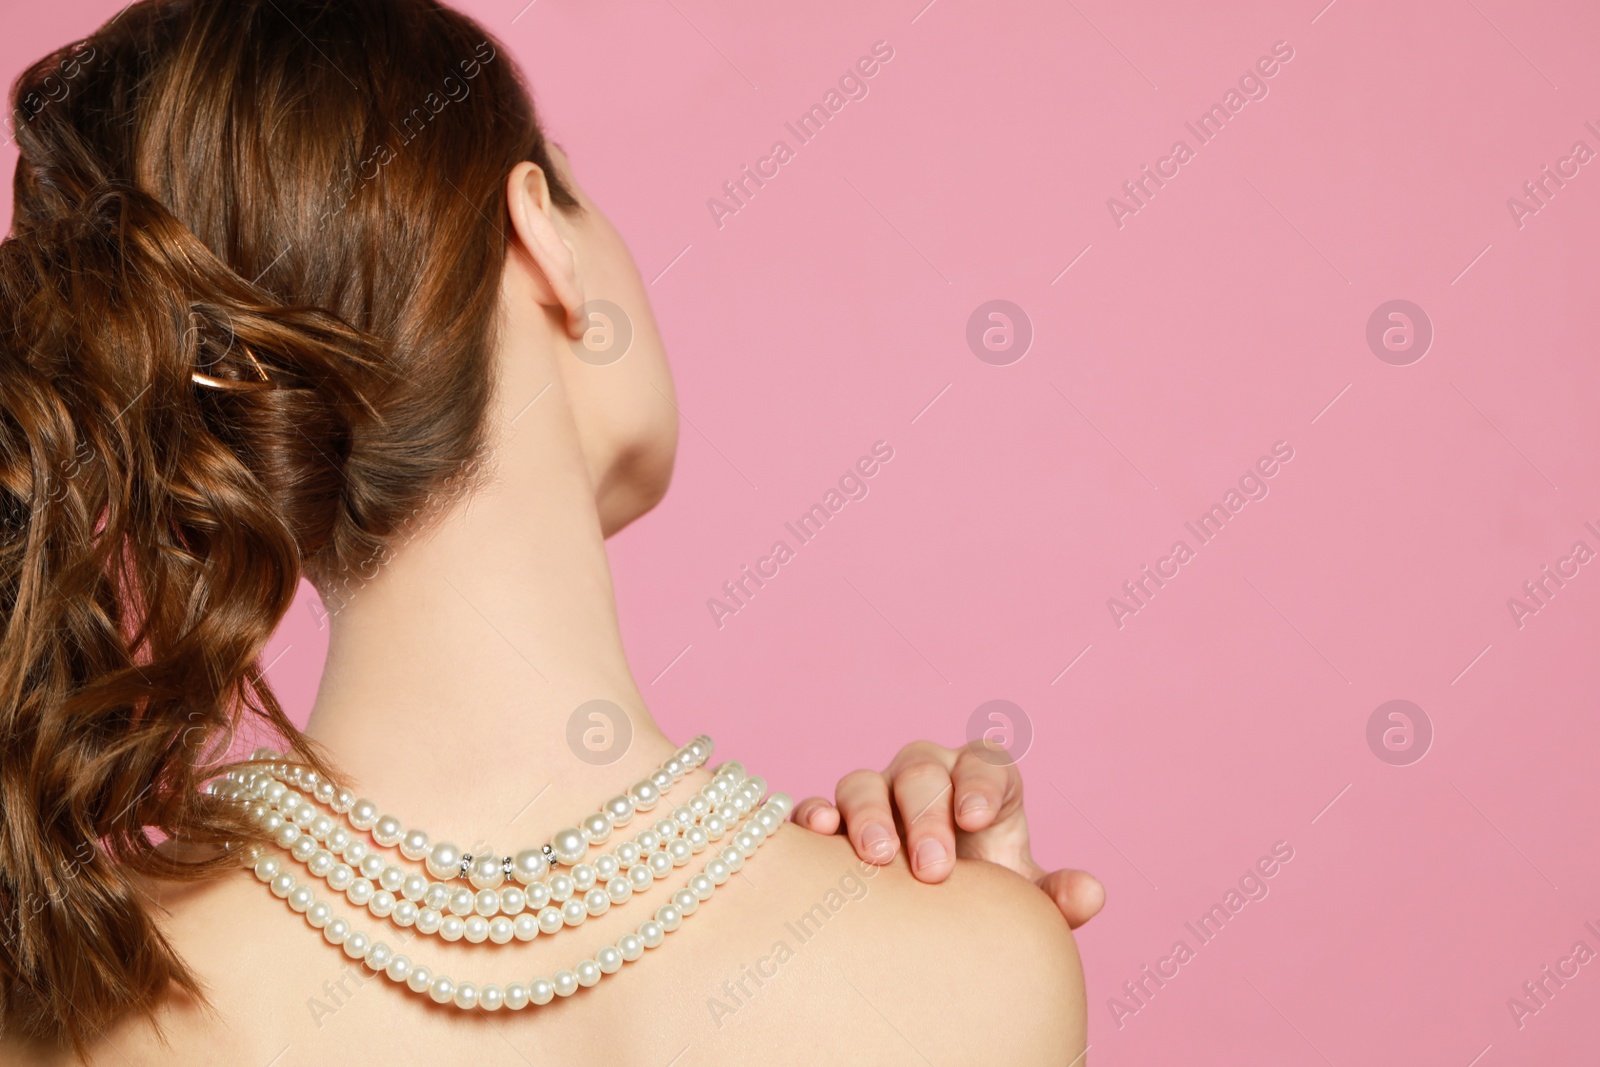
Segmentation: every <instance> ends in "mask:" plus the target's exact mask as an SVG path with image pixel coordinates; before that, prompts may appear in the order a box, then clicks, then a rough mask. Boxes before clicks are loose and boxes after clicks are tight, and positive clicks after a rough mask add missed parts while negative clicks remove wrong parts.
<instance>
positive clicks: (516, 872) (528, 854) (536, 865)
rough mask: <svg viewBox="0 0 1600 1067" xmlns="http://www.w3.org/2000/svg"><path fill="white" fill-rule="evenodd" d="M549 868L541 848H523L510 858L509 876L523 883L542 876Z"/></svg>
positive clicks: (528, 882) (526, 883)
mask: <svg viewBox="0 0 1600 1067" xmlns="http://www.w3.org/2000/svg"><path fill="white" fill-rule="evenodd" d="M549 869H550V862H549V861H548V860H546V859H545V858H544V850H543V849H538V848H525V849H523V850H522V851H521V852H518V853H517V854H516V855H515V856H513V857H512V858H511V876H512V877H513V878H515V879H516V880H517V881H519V882H521V883H522V884H523V885H528V884H530V883H531V882H533V881H535V880H537V879H539V878H542V877H544V873H545V871H547V870H549Z"/></svg>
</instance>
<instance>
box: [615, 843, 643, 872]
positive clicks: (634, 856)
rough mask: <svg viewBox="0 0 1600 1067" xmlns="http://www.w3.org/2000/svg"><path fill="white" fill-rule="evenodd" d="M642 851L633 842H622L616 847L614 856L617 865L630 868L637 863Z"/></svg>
mask: <svg viewBox="0 0 1600 1067" xmlns="http://www.w3.org/2000/svg"><path fill="white" fill-rule="evenodd" d="M642 851H643V850H642V849H640V848H639V846H638V845H637V844H636V843H635V842H632V841H624V842H623V843H622V844H620V845H618V846H617V847H616V849H615V852H614V855H615V856H616V857H617V863H619V864H621V865H622V866H623V867H632V866H633V865H634V864H635V863H638V862H639V856H640V855H641V853H642Z"/></svg>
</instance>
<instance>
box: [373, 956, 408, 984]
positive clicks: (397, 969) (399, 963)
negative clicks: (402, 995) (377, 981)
mask: <svg viewBox="0 0 1600 1067" xmlns="http://www.w3.org/2000/svg"><path fill="white" fill-rule="evenodd" d="M368 958H369V959H370V958H371V954H370V953H369V954H368ZM383 973H384V974H386V975H388V976H389V980H390V981H391V982H404V981H405V980H406V979H407V978H410V977H411V957H409V956H396V957H394V958H393V959H392V960H390V961H389V965H388V966H387V967H385V968H384V969H383Z"/></svg>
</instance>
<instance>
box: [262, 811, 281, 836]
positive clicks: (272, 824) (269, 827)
mask: <svg viewBox="0 0 1600 1067" xmlns="http://www.w3.org/2000/svg"><path fill="white" fill-rule="evenodd" d="M282 828H283V816H282V815H279V814H278V813H277V812H275V811H269V812H267V814H266V815H265V816H264V817H263V818H262V819H261V829H263V830H265V831H266V832H267V833H269V834H276V833H277V832H278V831H279V830H280V829H282Z"/></svg>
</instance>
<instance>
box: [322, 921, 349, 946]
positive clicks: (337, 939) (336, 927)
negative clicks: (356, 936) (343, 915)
mask: <svg viewBox="0 0 1600 1067" xmlns="http://www.w3.org/2000/svg"><path fill="white" fill-rule="evenodd" d="M322 936H323V937H325V938H327V940H328V944H330V945H342V944H344V941H345V938H347V937H349V936H350V924H349V923H348V922H346V921H345V920H344V919H332V920H329V922H328V925H327V926H324V927H323V928H322Z"/></svg>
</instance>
